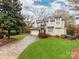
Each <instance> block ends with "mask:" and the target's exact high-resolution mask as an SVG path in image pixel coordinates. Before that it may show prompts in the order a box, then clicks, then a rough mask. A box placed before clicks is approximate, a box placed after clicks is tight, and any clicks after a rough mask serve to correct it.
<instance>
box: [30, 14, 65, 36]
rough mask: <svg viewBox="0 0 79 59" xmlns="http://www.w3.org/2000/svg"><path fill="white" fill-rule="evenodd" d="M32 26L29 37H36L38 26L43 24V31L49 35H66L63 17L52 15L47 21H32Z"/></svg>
mask: <svg viewBox="0 0 79 59" xmlns="http://www.w3.org/2000/svg"><path fill="white" fill-rule="evenodd" d="M32 22H33V25H32V28H31V31H30V33H31V35H38V34H39V29H40V25H41V24H42V23H43V22H45V24H46V25H45V30H46V33H47V34H49V35H59V36H60V35H63V34H66V27H65V23H66V18H65V17H63V15H58V14H53V16H49V17H48V19H45V20H32Z"/></svg>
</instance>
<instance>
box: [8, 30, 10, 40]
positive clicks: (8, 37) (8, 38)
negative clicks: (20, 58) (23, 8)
mask: <svg viewBox="0 0 79 59" xmlns="http://www.w3.org/2000/svg"><path fill="white" fill-rule="evenodd" d="M8 39H10V29H9V30H8Z"/></svg>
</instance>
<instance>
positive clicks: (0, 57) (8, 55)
mask: <svg viewBox="0 0 79 59" xmlns="http://www.w3.org/2000/svg"><path fill="white" fill-rule="evenodd" d="M37 40H38V38H37V37H34V36H29V35H28V36H27V37H25V38H24V39H23V40H21V41H19V42H18V41H17V42H13V43H10V44H8V45H5V46H2V47H0V59H17V58H18V56H19V54H20V53H21V52H22V51H23V50H24V49H25V48H26V47H27V46H28V45H30V44H31V43H33V42H35V41H37Z"/></svg>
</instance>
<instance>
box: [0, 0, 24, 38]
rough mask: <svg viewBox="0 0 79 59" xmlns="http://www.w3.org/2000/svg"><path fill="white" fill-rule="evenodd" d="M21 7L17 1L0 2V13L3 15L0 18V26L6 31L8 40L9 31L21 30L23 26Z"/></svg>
mask: <svg viewBox="0 0 79 59" xmlns="http://www.w3.org/2000/svg"><path fill="white" fill-rule="evenodd" d="M21 5H22V4H21V3H20V1H19V0H2V1H0V13H1V14H3V15H4V16H3V17H1V19H2V21H0V25H1V27H2V28H4V29H5V30H7V31H8V38H9V37H10V32H11V30H22V28H23V26H24V25H25V23H24V21H23V19H24V17H23V16H22V14H21V10H22V7H21ZM2 24H3V25H2Z"/></svg>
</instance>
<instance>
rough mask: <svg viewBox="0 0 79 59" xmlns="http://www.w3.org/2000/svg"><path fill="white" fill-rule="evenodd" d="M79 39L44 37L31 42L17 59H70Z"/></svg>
mask: <svg viewBox="0 0 79 59" xmlns="http://www.w3.org/2000/svg"><path fill="white" fill-rule="evenodd" d="M74 48H79V41H75V40H74V41H71V40H64V39H57V38H46V39H42V40H39V41H38V42H35V43H32V44H31V45H30V46H29V47H28V48H26V49H25V50H24V51H23V52H22V53H21V54H20V56H19V58H18V59H72V51H73V49H74Z"/></svg>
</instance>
